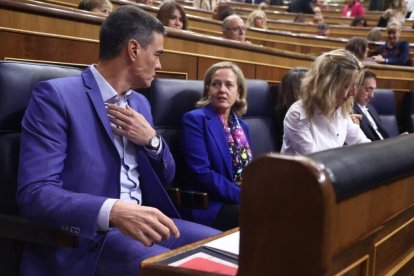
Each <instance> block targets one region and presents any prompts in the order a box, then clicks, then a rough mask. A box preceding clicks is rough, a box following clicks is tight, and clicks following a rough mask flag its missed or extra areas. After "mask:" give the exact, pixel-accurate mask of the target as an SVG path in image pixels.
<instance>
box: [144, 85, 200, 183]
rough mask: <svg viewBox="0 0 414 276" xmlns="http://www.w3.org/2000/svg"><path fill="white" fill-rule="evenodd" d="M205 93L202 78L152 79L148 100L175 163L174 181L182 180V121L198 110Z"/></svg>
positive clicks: (158, 128)
mask: <svg viewBox="0 0 414 276" xmlns="http://www.w3.org/2000/svg"><path fill="white" fill-rule="evenodd" d="M202 93H203V81H201V80H179V79H156V80H154V81H153V82H152V86H151V93H150V95H149V101H150V104H151V110H152V115H153V119H154V126H155V129H156V131H157V132H158V133H159V134H160V135H161V136H162V137H163V138H164V139H165V141H166V142H167V144H168V146H169V147H170V150H171V153H172V154H173V156H174V159H175V163H176V176H175V180H174V182H175V184H178V183H184V182H183V176H182V172H183V170H184V169H183V164H184V160H183V158H182V156H181V146H180V140H181V136H180V135H181V124H182V117H183V115H184V114H185V113H186V112H188V111H191V110H193V109H195V108H196V107H195V104H196V102H197V101H198V100H199V99H200V98H201V96H202Z"/></svg>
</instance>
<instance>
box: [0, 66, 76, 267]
mask: <svg viewBox="0 0 414 276" xmlns="http://www.w3.org/2000/svg"><path fill="white" fill-rule="evenodd" d="M80 71H81V70H80V69H77V68H72V67H64V66H58V65H50V64H40V63H28V62H16V61H0V214H9V215H17V204H16V199H15V198H16V189H17V170H18V162H19V149H20V132H21V120H22V118H23V115H24V111H25V109H26V106H27V104H28V102H29V99H30V96H31V93H32V90H33V88H34V87H35V85H36V84H37V83H38V82H39V81H43V80H48V79H52V78H57V77H63V76H67V75H73V74H79V73H80ZM0 227H1V226H0ZM0 248H1V251H0V275H18V266H19V263H20V255H21V249H22V244H21V243H19V242H16V241H12V240H6V239H1V238H0Z"/></svg>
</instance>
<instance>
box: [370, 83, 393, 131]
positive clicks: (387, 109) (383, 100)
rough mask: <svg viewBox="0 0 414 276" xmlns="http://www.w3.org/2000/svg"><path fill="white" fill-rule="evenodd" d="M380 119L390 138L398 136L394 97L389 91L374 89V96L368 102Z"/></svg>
mask: <svg viewBox="0 0 414 276" xmlns="http://www.w3.org/2000/svg"><path fill="white" fill-rule="evenodd" d="M370 104H371V105H373V106H374V107H375V109H376V110H377V111H378V114H379V116H380V118H381V121H382V125H383V127H384V128H385V129H386V130H387V132H388V133H389V135H390V136H391V137H393V136H398V135H399V134H400V131H399V128H398V121H397V112H396V103H395V95H394V92H393V91H392V90H391V89H376V90H375V96H374V98H373V99H372V100H371V102H370Z"/></svg>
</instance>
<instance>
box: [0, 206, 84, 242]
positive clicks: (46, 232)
mask: <svg viewBox="0 0 414 276" xmlns="http://www.w3.org/2000/svg"><path fill="white" fill-rule="evenodd" d="M0 237H2V238H6V239H13V240H18V241H23V242H32V243H40V244H43V245H51V246H62V247H72V248H73V247H77V246H78V244H79V239H78V237H75V236H72V235H70V234H67V233H65V232H63V231H60V230H56V229H53V228H51V227H48V226H44V225H39V224H36V223H33V222H32V221H29V220H27V219H25V218H22V217H18V216H11V215H5V214H0Z"/></svg>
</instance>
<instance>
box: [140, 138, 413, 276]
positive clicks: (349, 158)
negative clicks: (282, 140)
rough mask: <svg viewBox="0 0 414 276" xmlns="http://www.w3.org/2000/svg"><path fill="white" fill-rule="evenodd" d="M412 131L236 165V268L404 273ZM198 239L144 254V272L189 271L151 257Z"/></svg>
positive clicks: (408, 255)
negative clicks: (239, 176)
mask: <svg viewBox="0 0 414 276" xmlns="http://www.w3.org/2000/svg"><path fill="white" fill-rule="evenodd" d="M413 135H414V134H412V135H406V136H401V137H397V138H391V139H387V140H384V141H380V142H374V143H368V144H362V145H357V146H352V147H344V148H338V149H333V150H331V151H326V152H320V153H318V154H313V155H311V156H309V157H303V156H289V155H281V154H268V155H263V156H261V157H258V158H255V159H254V160H253V161H252V162H251V163H250V164H249V165H248V166H247V168H246V169H245V171H244V172H243V183H242V189H241V204H240V255H239V271H238V275H240V276H244V275H249V276H250V275H260V276H267V275H269V276H273V275H310V276H312V275H360V276H374V275H412V273H413V272H414V234H413V233H414V185H413V181H414V171H413V169H412V168H413V167H414V157H413V156H412V155H411V154H410V152H412V151H414V140H413V138H414V136H413ZM203 243H204V241H203V242H200V243H196V244H194V245H189V246H187V247H185V248H181V249H179V250H177V251H175V252H169V253H166V254H163V255H160V256H157V257H153V258H151V259H148V260H146V261H145V262H144V263H143V265H142V266H143V269H144V271H145V273H144V275H146V276H148V275H194V271H188V270H186V269H177V268H170V267H167V266H165V265H164V266H161V265H159V264H157V262H159V261H160V260H162V259H165V258H166V257H168V256H172V255H174V254H180V253H181V252H183V251H186V250H190V249H191V248H193V247H197V246H200V245H201V244H203ZM197 275H198V273H197ZM200 275H207V274H200Z"/></svg>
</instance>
